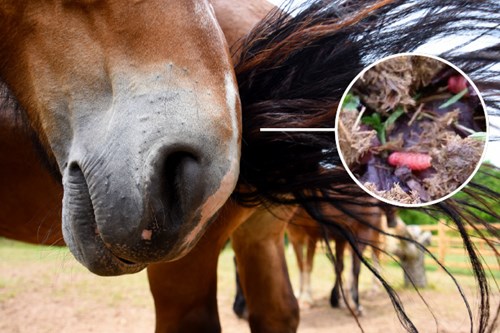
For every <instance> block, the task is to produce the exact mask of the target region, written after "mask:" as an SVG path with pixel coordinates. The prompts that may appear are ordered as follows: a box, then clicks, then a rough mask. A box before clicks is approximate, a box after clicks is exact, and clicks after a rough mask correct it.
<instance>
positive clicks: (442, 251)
mask: <svg viewBox="0 0 500 333" xmlns="http://www.w3.org/2000/svg"><path fill="white" fill-rule="evenodd" d="M438 250H439V254H438V257H439V261H440V262H441V264H443V265H444V263H445V258H446V225H445V221H444V220H439V222H438Z"/></svg>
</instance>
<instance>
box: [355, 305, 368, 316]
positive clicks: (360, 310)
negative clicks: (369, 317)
mask: <svg viewBox="0 0 500 333" xmlns="http://www.w3.org/2000/svg"><path fill="white" fill-rule="evenodd" d="M365 314H366V313H365V310H364V309H363V307H362V306H359V307H358V308H357V309H356V316H358V317H363V316H364V315H365Z"/></svg>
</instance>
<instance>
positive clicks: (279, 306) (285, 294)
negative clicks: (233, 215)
mask: <svg viewBox="0 0 500 333" xmlns="http://www.w3.org/2000/svg"><path fill="white" fill-rule="evenodd" d="M275 213H276V212H275ZM288 218H289V216H288ZM288 218H283V220H288ZM285 225H286V223H285V222H283V221H280V220H277V219H276V215H275V214H273V213H271V212H268V211H267V210H265V209H259V210H258V211H257V212H256V213H255V214H253V215H252V216H251V217H250V218H249V219H248V220H247V221H246V222H245V223H244V224H242V225H241V226H240V227H239V228H238V229H237V230H236V231H235V232H234V233H233V235H232V237H231V240H232V244H233V249H234V251H235V253H236V258H237V260H238V272H239V274H240V281H241V285H242V288H243V291H244V294H245V296H246V300H247V306H248V315H249V316H248V320H249V323H250V329H251V331H252V332H259V333H266V332H295V331H296V330H297V326H298V322H299V308H298V304H297V299H296V298H295V296H294V295H293V290H292V286H291V284H290V279H289V276H288V270H287V266H286V261H285V256H284V244H283V234H284V229H285Z"/></svg>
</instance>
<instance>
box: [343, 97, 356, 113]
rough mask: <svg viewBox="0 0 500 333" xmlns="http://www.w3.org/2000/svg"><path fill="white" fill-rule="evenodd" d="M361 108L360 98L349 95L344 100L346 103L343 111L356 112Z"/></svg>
mask: <svg viewBox="0 0 500 333" xmlns="http://www.w3.org/2000/svg"><path fill="white" fill-rule="evenodd" d="M358 106H359V96H356V95H353V94H351V93H349V94H347V95H346V96H345V98H344V103H342V109H344V110H347V111H349V110H356V109H357V108H358Z"/></svg>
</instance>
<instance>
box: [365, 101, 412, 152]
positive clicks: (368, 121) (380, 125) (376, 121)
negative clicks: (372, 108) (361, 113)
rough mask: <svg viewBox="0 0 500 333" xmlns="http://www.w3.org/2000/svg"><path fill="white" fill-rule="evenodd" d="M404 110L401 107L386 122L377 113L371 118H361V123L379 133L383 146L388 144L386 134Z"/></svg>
mask: <svg viewBox="0 0 500 333" xmlns="http://www.w3.org/2000/svg"><path fill="white" fill-rule="evenodd" d="M404 112H405V111H404V109H403V108H402V107H401V106H399V107H398V108H397V109H396V110H395V111H394V112H393V113H392V114H391V115H390V116H389V117H388V118H387V119H386V120H385V121H384V122H382V118H381V117H380V114H378V113H377V112H374V113H372V114H371V115H370V116H366V117H363V118H361V122H362V123H363V124H365V125H368V126H371V127H372V128H373V129H374V130H375V131H377V136H378V139H379V140H380V143H381V144H385V143H386V141H387V140H386V137H387V135H386V133H387V129H388V128H389V126H391V125H392V124H394V122H396V120H397V119H398V118H399V117H400V116H401V115H402V114H403V113H404Z"/></svg>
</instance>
